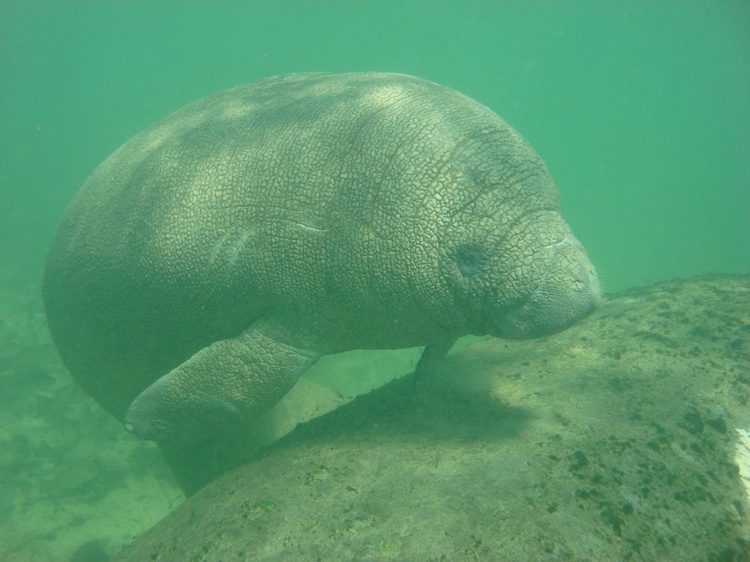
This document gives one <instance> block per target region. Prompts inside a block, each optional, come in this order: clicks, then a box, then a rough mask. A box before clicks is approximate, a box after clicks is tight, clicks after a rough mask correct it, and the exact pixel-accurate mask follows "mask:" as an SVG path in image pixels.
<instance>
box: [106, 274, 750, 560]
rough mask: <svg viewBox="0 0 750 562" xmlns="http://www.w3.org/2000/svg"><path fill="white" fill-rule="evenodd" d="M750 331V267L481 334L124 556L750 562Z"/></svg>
mask: <svg viewBox="0 0 750 562" xmlns="http://www.w3.org/2000/svg"><path fill="white" fill-rule="evenodd" d="M749 330H750V278H748V277H712V278H704V279H698V280H694V281H673V282H668V283H662V284H659V285H655V286H652V287H647V288H643V289H635V290H630V291H626V292H624V293H620V294H618V295H615V296H613V297H611V298H609V299H607V301H606V303H605V304H604V305H602V306H601V307H600V309H599V310H598V311H597V312H595V313H594V314H593V315H592V316H591V317H589V318H588V319H586V320H584V321H582V322H581V323H579V324H577V325H576V326H574V327H573V328H571V329H570V330H568V331H566V332H564V333H562V334H559V335H556V336H551V337H548V338H546V339H543V340H541V341H535V342H508V341H503V340H497V339H487V340H483V341H481V342H478V343H475V344H472V345H469V346H467V347H464V348H462V349H461V350H459V351H457V352H455V353H454V354H453V355H451V356H449V358H448V361H447V364H446V365H445V366H444V368H443V369H442V371H441V373H440V375H439V376H438V377H437V378H436V379H435V380H434V381H433V384H428V385H427V387H426V388H425V387H424V385H418V386H419V388H417V389H416V392H415V389H414V386H415V384H414V383H415V381H414V380H413V377H405V378H403V379H401V380H399V381H396V382H394V383H392V384H390V385H388V386H386V387H384V388H382V389H380V390H377V391H375V392H373V393H371V394H369V395H367V396H364V397H361V398H358V399H356V400H355V401H353V402H352V403H350V404H347V405H345V406H343V407H341V408H339V409H338V410H336V411H335V412H333V413H331V414H328V415H326V416H324V417H322V418H319V419H317V420H314V421H311V422H309V423H307V424H305V425H303V426H300V427H298V428H297V429H296V430H295V431H294V432H293V433H292V434H291V435H289V436H287V437H286V438H284V439H283V440H282V441H280V442H279V443H277V444H276V445H274V446H272V447H270V448H269V449H268V450H267V451H266V452H265V454H264V455H263V457H262V458H261V459H260V460H258V461H257V462H252V463H249V464H246V465H244V466H242V467H240V468H239V469H237V470H235V471H233V472H231V473H229V474H226V475H225V476H223V477H222V478H220V479H219V480H217V481H215V482H214V483H212V484H211V485H209V486H207V487H206V488H205V489H203V490H202V491H200V492H199V493H198V494H196V495H195V496H193V497H192V498H190V499H189V500H188V501H187V502H186V503H185V504H184V505H182V506H181V507H180V508H178V509H177V510H176V511H175V512H173V513H172V514H170V515H169V516H168V517H166V518H165V519H164V520H163V521H162V522H160V523H159V524H157V525H156V526H155V527H154V528H153V529H152V530H151V531H149V532H147V533H146V534H145V535H144V536H142V537H140V538H139V539H138V540H137V541H136V542H135V543H133V544H132V545H131V546H130V547H128V548H127V549H126V550H125V551H124V552H123V553H122V555H121V557H120V560H132V561H141V560H204V561H215V560H596V561H603V560H724V561H732V560H734V561H740V560H747V559H748V558H749V557H750V542H748V540H749V539H750V525H748V513H749V512H748V509H749V506H748V487H747V486H748V485H749V484H750V464H749V463H748V458H747V453H748V451H749V450H750V449H748V447H750V438H748V434H747V433H746V432H744V433H743V430H746V429H750V408H748V404H749V402H750V344H749V342H748V339H749V338H748V336H749V334H748V331H749ZM743 455H745V457H744V459H743ZM738 462H739V463H741V464H742V465H743V466H742V470H744V471H745V472H744V487H743V475H742V474H741V473H740V468H738Z"/></svg>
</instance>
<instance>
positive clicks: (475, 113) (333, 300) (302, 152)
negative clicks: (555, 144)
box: [43, 73, 599, 447]
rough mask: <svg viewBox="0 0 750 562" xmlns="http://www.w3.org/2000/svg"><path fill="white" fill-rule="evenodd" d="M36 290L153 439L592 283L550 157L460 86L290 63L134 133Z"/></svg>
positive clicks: (564, 321) (426, 359)
mask: <svg viewBox="0 0 750 562" xmlns="http://www.w3.org/2000/svg"><path fill="white" fill-rule="evenodd" d="M43 293H44V303H45V309H46V313H47V317H48V321H49V326H50V330H51V333H52V336H53V339H54V341H55V344H56V346H57V348H58V350H59V352H60V355H61V357H62V359H63V362H64V363H65V365H66V366H67V368H68V369H69V370H70V372H71V373H72V375H73V377H74V378H75V380H76V381H77V382H78V383H80V385H81V386H82V387H83V388H84V389H85V390H86V391H87V392H88V393H89V394H90V395H91V396H93V397H94V399H96V400H97V401H98V402H99V403H100V404H102V405H103V406H104V407H105V408H106V409H107V410H108V411H109V412H111V413H112V414H113V415H114V416H116V417H117V418H119V419H120V420H122V421H123V422H124V425H125V427H126V429H128V430H129V431H132V432H133V433H135V434H136V435H138V436H140V437H142V438H145V439H149V440H153V441H156V442H157V443H159V444H167V445H169V444H172V445H174V444H184V446H185V447H191V446H192V445H191V444H194V443H198V442H202V441H206V440H211V439H212V438H214V437H215V436H217V435H221V434H223V433H224V432H227V431H230V430H232V431H234V430H239V431H241V429H242V427H247V426H248V424H252V422H253V419H255V418H256V416H257V415H258V414H259V413H260V412H263V411H265V410H267V409H268V408H269V407H271V406H272V405H273V404H275V403H276V402H277V401H278V400H280V399H281V398H282V397H283V396H284V395H285V394H286V393H287V392H288V391H289V389H290V388H291V387H292V386H293V385H294V384H295V382H296V381H297V379H298V378H299V376H300V375H301V374H302V373H304V372H305V370H307V369H308V368H309V367H310V366H311V365H312V364H313V363H315V361H316V360H317V359H318V358H319V357H321V356H322V355H325V354H332V353H339V352H343V351H347V350H353V349H398V348H406V347H414V346H425V350H424V352H423V355H422V360H421V361H420V364H419V365H418V366H417V370H418V372H428V371H429V369H428V368H427V367H429V365H430V364H432V363H433V361H438V360H439V359H440V357H442V356H443V355H444V354H445V353H446V352H447V351H448V349H450V347H451V345H452V344H453V343H454V342H455V341H456V339H457V338H459V337H461V336H464V335H468V334H473V335H487V334H489V335H492V336H495V337H500V338H509V339H525V338H534V337H540V336H544V335H547V334H551V333H554V332H558V331H560V330H563V329H565V328H566V327H568V326H570V325H571V324H572V323H574V322H575V321H577V320H578V319H580V318H582V317H584V316H585V315H587V314H588V313H589V312H590V311H591V310H592V309H593V308H594V307H595V306H596V304H597V302H598V300H599V283H598V278H597V275H596V272H595V269H594V267H593V266H592V264H591V262H590V260H589V259H588V257H587V255H586V252H585V251H584V249H583V247H582V245H581V244H580V242H579V241H578V240H577V239H576V238H575V237H574V235H573V234H572V232H571V230H570V228H569V227H568V225H567V224H566V223H565V221H564V220H563V218H562V216H561V215H560V212H559V204H558V195H557V190H556V188H555V185H554V183H553V181H552V179H551V177H550V175H549V173H548V171H547V169H546V167H545V165H544V163H543V162H542V160H541V158H540V157H539V156H538V155H537V153H536V152H535V151H534V150H533V149H532V148H531V147H530V146H529V144H528V143H527V142H526V141H525V140H524V139H523V138H522V137H521V136H520V135H519V134H518V133H517V132H516V131H515V130H514V129H512V128H511V127H510V126H509V125H508V124H507V123H506V122H505V121H503V120H502V119H501V118H499V117H498V116H497V115H496V114H494V113H493V112H492V111H491V110H489V109H488V108H486V107H485V106H483V105H481V104H480V103H478V102H476V101H474V100H472V99H470V98H468V97H466V96H465V95H462V94H460V93H458V92H456V91H454V90H452V89H450V88H447V87H444V86H441V85H438V84H435V83H432V82H428V81H425V80H422V79H419V78H415V77H412V76H407V75H400V74H388V73H352V74H319V73H303V74H291V75H285V76H278V77H273V78H268V79H265V80H261V81H259V82H256V83H252V84H249V85H243V86H238V87H235V88H233V89H230V90H227V91H224V92H220V93H217V94H214V95H211V96H209V97H207V98H204V99H202V100H199V101H197V102H195V103H192V104H190V105H188V106H186V107H184V108H183V109H180V110H178V111H176V112H175V113H173V114H172V115H170V116H168V117H167V118H165V119H164V120H162V121H160V122H159V123H157V124H155V125H153V126H152V127H150V128H148V129H147V130H145V131H144V132H142V133H140V134H138V135H137V136H135V137H134V138H133V139H131V140H130V141H128V142H126V143H125V144H124V145H123V146H122V147H121V148H119V149H118V150H117V151H116V152H115V153H114V154H112V155H111V156H110V157H109V158H108V159H107V160H105V161H104V162H103V163H102V164H101V165H100V166H99V167H98V168H97V169H96V170H95V171H94V172H93V174H92V175H91V176H90V177H89V179H88V180H87V181H86V182H85V184H84V185H83V187H82V188H81V190H80V191H79V192H78V193H77V195H76V196H75V197H74V199H73V200H72V202H71V203H70V205H69V206H68V208H67V209H66V211H65V213H64V215H63V217H62V219H61V222H60V224H59V226H58V228H57V230H56V233H55V235H54V237H53V239H52V242H51V244H50V249H49V255H48V260H47V264H46V269H45V274H44V281H43Z"/></svg>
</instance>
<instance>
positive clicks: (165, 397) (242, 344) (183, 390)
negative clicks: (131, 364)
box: [124, 320, 321, 444]
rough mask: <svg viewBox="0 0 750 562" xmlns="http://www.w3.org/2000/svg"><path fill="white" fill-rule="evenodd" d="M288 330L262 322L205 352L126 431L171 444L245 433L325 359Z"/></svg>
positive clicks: (149, 393) (165, 382)
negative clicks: (254, 419)
mask: <svg viewBox="0 0 750 562" xmlns="http://www.w3.org/2000/svg"><path fill="white" fill-rule="evenodd" d="M284 326H285V325H284V324H282V323H279V322H277V321H273V320H259V321H257V322H255V323H254V324H252V325H251V326H250V327H249V328H248V329H247V330H246V331H245V332H243V333H242V334H240V335H239V336H237V337H234V338H230V339H226V340H221V341H217V342H214V343H212V344H211V345H209V346H207V347H204V348H203V349H201V350H200V351H199V352H198V353H196V354H195V355H193V356H192V357H191V358H190V359H188V360H187V361H185V362H184V363H182V364H181V365H179V366H178V367H176V368H175V369H173V370H172V371H170V372H169V373H167V374H166V375H164V376H163V377H161V378H160V379H158V380H156V381H155V382H154V383H153V384H152V385H151V386H149V387H148V388H146V390H144V391H143V392H142V393H141V394H140V395H139V396H138V397H137V398H136V399H135V400H134V401H133V403H132V404H131V405H130V407H129V408H128V410H127V412H126V413H125V418H124V424H125V428H126V429H127V430H128V431H131V432H133V433H135V434H136V435H138V436H139V437H142V438H144V439H150V440H153V441H156V442H158V443H170V444H175V443H185V444H188V443H197V442H202V441H206V440H208V439H211V438H213V437H215V436H219V435H222V434H226V433H227V432H229V431H232V430H233V429H236V428H239V427H240V426H241V425H242V423H243V422H245V421H246V420H248V419H249V418H252V417H253V416H254V415H256V414H258V413H259V412H261V411H263V410H264V409H267V408H270V407H271V406H273V405H274V404H275V403H276V402H278V401H279V400H280V399H281V398H282V397H283V396H284V395H285V394H286V393H287V392H288V391H289V390H290V389H291V388H292V386H294V383H295V382H297V379H298V378H299V376H300V375H301V374H302V373H303V372H304V371H306V370H307V369H308V368H309V367H311V366H312V365H313V363H315V361H316V360H317V359H318V358H319V357H320V355H321V353H320V352H318V351H315V350H311V349H307V348H306V347H305V345H307V342H305V341H304V338H301V337H300V336H299V333H300V332H299V331H294V332H293V331H291V330H288V329H286V328H285V327H284Z"/></svg>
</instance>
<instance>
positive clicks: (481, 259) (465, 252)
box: [453, 244, 487, 279]
mask: <svg viewBox="0 0 750 562" xmlns="http://www.w3.org/2000/svg"><path fill="white" fill-rule="evenodd" d="M453 259H454V260H455V262H456V267H458V270H459V271H460V272H461V275H462V276H463V277H465V278H467V279H471V278H472V277H474V276H475V275H477V274H478V273H480V272H481V271H482V269H483V268H484V264H485V263H487V255H486V254H485V252H484V251H483V250H482V248H481V247H480V246H478V245H475V244H464V245H461V246H459V247H458V248H456V254H455V257H454V258H453Z"/></svg>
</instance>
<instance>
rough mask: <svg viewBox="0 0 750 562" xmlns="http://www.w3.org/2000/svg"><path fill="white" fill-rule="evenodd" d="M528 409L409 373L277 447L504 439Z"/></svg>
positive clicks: (516, 431)
mask: <svg viewBox="0 0 750 562" xmlns="http://www.w3.org/2000/svg"><path fill="white" fill-rule="evenodd" d="M532 419H533V414H532V412H531V411H530V410H528V409H525V408H519V407H516V406H511V405H509V404H504V403H501V402H490V401H486V400H485V401H483V402H480V401H473V400H469V399H461V398H460V397H457V396H455V395H453V396H449V395H446V394H445V393H444V392H441V391H440V390H439V389H436V388H434V387H433V385H431V384H429V383H427V384H421V383H417V382H416V380H415V376H414V374H413V373H412V374H409V375H406V376H404V377H402V378H400V379H398V380H396V381H393V382H391V383H389V384H387V385H385V386H384V387H382V388H379V389H376V390H373V391H372V392H370V393H368V394H366V395H363V396H359V397H357V398H356V399H354V400H353V401H352V402H350V403H348V404H345V405H344V406H341V407H340V408H338V409H337V410H334V411H333V412H330V413H328V414H326V415H324V416H321V417H320V418H317V419H314V420H312V421H309V422H307V423H306V424H303V425H301V426H299V427H298V428H297V429H296V430H295V431H294V432H292V433H291V434H290V435H288V436H287V437H285V438H284V439H282V440H281V441H280V442H279V443H278V444H277V445H276V446H277V447H294V446H295V445H296V444H299V443H311V442H326V443H347V442H356V441H360V442H361V441H384V440H387V441H405V442H408V441H410V440H418V441H420V442H424V441H425V440H431V441H435V442H437V441H440V440H449V439H459V440H490V441H491V440H500V439H514V438H517V437H518V436H519V435H520V433H521V432H522V431H523V429H524V428H525V427H526V426H527V425H528V423H529V422H530V421H531V420H532Z"/></svg>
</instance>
